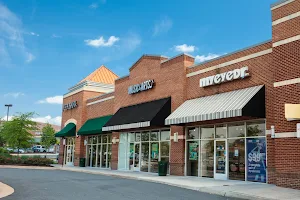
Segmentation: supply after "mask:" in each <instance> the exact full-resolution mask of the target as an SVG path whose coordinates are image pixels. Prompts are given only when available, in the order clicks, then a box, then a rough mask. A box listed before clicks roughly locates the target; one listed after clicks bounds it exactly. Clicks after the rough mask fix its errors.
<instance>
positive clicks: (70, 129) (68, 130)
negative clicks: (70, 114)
mask: <svg viewBox="0 0 300 200" xmlns="http://www.w3.org/2000/svg"><path fill="white" fill-rule="evenodd" d="M75 136H76V125H75V124H74V123H69V124H67V126H65V127H64V128H63V129H62V130H61V131H59V132H57V133H56V134H55V137H75Z"/></svg>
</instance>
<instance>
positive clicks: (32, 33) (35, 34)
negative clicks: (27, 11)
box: [30, 32, 40, 37]
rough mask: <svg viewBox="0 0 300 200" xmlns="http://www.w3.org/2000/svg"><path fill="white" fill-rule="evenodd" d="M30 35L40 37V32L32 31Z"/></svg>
mask: <svg viewBox="0 0 300 200" xmlns="http://www.w3.org/2000/svg"><path fill="white" fill-rule="evenodd" d="M30 35H33V36H37V37H39V36H40V35H39V34H37V33H34V32H30Z"/></svg>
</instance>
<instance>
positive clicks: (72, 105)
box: [63, 101, 78, 111]
mask: <svg viewBox="0 0 300 200" xmlns="http://www.w3.org/2000/svg"><path fill="white" fill-rule="evenodd" d="M77 106H78V105H77V101H73V102H71V103H68V104H65V105H64V108H63V111H65V110H71V109H73V108H76V107H77Z"/></svg>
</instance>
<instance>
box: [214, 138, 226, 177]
mask: <svg viewBox="0 0 300 200" xmlns="http://www.w3.org/2000/svg"><path fill="white" fill-rule="evenodd" d="M214 151H215V159H214V160H215V167H214V169H215V170H214V178H215V179H222V180H226V179H227V156H226V152H227V141H226V140H215V145H214Z"/></svg>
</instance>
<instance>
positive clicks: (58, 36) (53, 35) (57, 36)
mask: <svg viewBox="0 0 300 200" xmlns="http://www.w3.org/2000/svg"><path fill="white" fill-rule="evenodd" d="M51 37H52V38H61V36H60V35H56V34H54V33H53V34H52V36H51Z"/></svg>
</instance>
